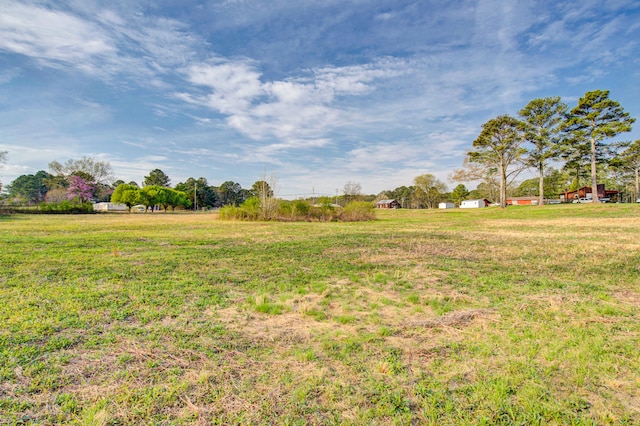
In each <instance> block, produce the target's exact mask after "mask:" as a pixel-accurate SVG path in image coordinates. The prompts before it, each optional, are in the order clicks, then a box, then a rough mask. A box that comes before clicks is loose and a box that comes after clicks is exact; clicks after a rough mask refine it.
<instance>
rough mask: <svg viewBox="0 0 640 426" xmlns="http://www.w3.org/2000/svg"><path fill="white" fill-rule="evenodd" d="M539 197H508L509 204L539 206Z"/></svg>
mask: <svg viewBox="0 0 640 426" xmlns="http://www.w3.org/2000/svg"><path fill="white" fill-rule="evenodd" d="M538 202H539V200H538V197H510V198H507V205H508V206H537V205H538Z"/></svg>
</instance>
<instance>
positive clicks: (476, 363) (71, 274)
mask: <svg viewBox="0 0 640 426" xmlns="http://www.w3.org/2000/svg"><path fill="white" fill-rule="evenodd" d="M639 353H640V206H636V205H602V206H591V205H566V206H563V205H561V206H548V207H542V208H537V207H510V208H509V209H507V210H506V211H501V210H499V209H494V208H491V209H483V210H466V211H461V210H448V211H400V210H399V211H389V212H379V213H378V220H376V221H374V222H367V223H248V222H222V221H219V220H217V219H216V216H214V215H212V214H170V213H167V214H162V213H159V214H156V213H154V214H131V215H129V214H104V215H90V216H8V217H0V424H32V423H37V424H61V423H63V424H87V425H101V424H102V425H109V424H112V425H116V424H117V425H123V424H127V425H128V424H167V425H168V424H238V423H240V424H274V423H275V424H300V425H302V424H434V425H447V424H451V425H454V424H455V425H459V424H474V425H475V424H509V425H511V424H526V425H536V424H539V425H543V424H544V425H546V424H572V425H580V424H629V425H631V424H640V355H639Z"/></svg>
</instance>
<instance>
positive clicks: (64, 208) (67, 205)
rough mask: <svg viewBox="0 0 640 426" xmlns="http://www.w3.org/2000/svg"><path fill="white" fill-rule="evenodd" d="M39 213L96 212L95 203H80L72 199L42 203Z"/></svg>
mask: <svg viewBox="0 0 640 426" xmlns="http://www.w3.org/2000/svg"><path fill="white" fill-rule="evenodd" d="M33 212H37V213H45V214H87V213H94V211H93V204H91V203H79V202H73V201H71V200H64V201H60V202H59V203H40V205H39V206H38V210H37V211H33Z"/></svg>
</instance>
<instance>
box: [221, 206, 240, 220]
mask: <svg viewBox="0 0 640 426" xmlns="http://www.w3.org/2000/svg"><path fill="white" fill-rule="evenodd" d="M220 219H222V220H243V219H245V215H244V211H243V210H242V209H241V208H240V207H236V206H224V207H222V208H221V209H220Z"/></svg>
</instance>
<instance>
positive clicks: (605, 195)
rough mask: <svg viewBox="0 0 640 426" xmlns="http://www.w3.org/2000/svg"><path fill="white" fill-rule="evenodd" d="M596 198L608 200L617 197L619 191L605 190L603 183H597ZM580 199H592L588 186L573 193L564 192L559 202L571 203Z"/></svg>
mask: <svg viewBox="0 0 640 426" xmlns="http://www.w3.org/2000/svg"><path fill="white" fill-rule="evenodd" d="M597 190H598V198H599V199H601V200H607V201H608V200H610V199H612V198H614V197H617V196H618V194H619V193H620V191H613V190H608V189H605V187H604V183H599V184H598V187H597ZM580 198H593V194H592V188H591V187H590V186H583V187H582V188H580V189H576V190H575V191H565V192H563V193H561V194H560V200H562V201H563V202H565V203H571V202H573V200H579V199H580Z"/></svg>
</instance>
